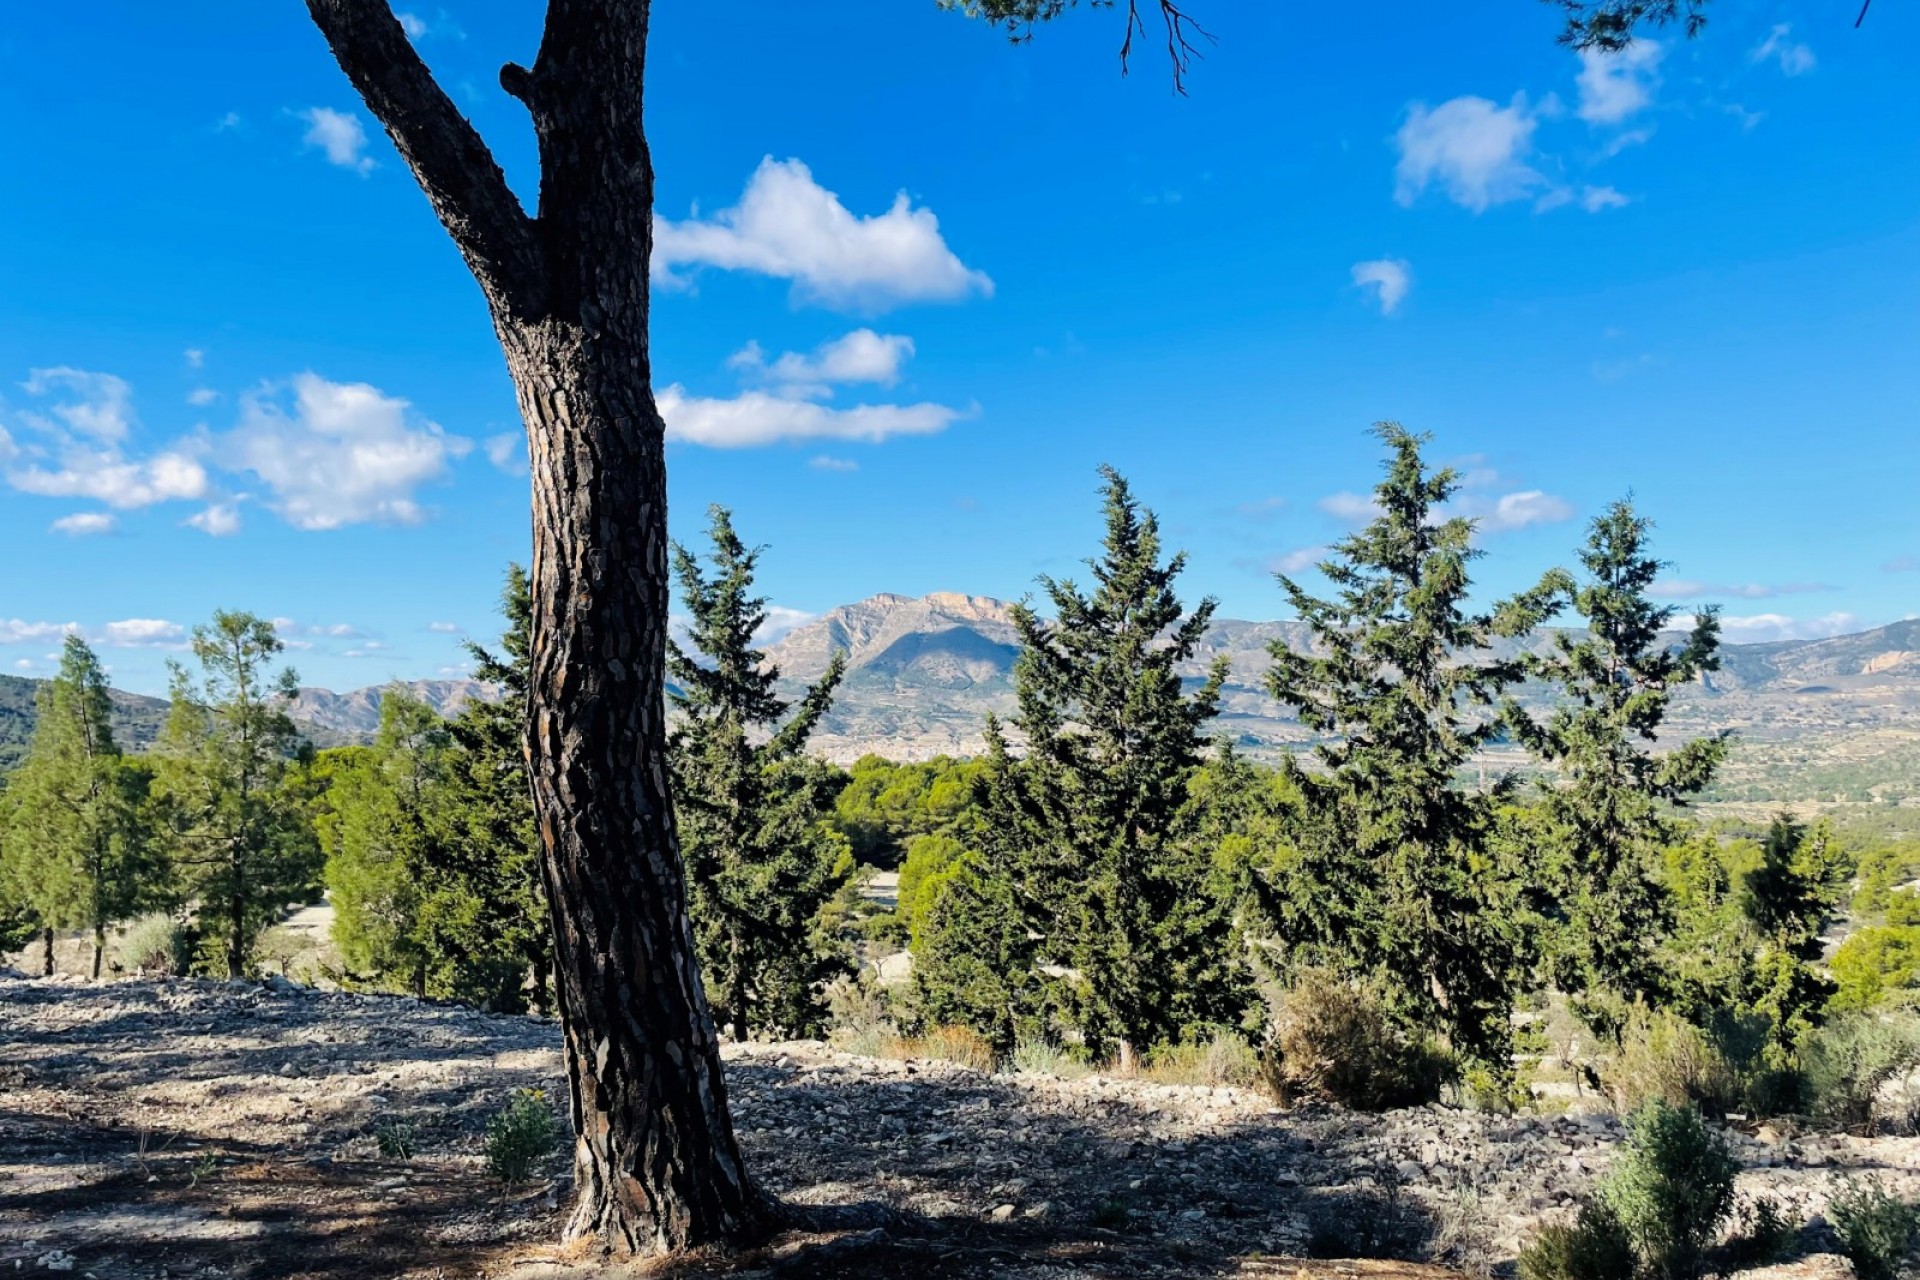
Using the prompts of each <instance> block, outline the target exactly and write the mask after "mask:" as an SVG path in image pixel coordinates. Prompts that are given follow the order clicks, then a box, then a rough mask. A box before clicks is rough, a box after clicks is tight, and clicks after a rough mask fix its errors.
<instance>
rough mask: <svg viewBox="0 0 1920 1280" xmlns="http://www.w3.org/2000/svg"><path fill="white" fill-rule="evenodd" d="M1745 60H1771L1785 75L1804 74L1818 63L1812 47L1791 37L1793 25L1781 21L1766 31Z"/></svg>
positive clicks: (1755, 61)
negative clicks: (1764, 36) (1762, 38)
mask: <svg viewBox="0 0 1920 1280" xmlns="http://www.w3.org/2000/svg"><path fill="white" fill-rule="evenodd" d="M1747 61H1749V62H1752V63H1754V64H1756V65H1758V64H1759V63H1762V62H1771V63H1774V64H1775V65H1777V66H1778V67H1779V68H1780V74H1782V75H1786V76H1804V75H1806V74H1807V73H1808V72H1810V71H1812V70H1813V69H1814V68H1815V67H1816V66H1818V65H1819V59H1817V58H1815V57H1814V56H1813V49H1812V48H1811V47H1810V46H1808V45H1807V44H1805V43H1803V42H1801V41H1799V40H1795V39H1794V38H1793V25H1792V24H1791V23H1786V22H1782V23H1780V24H1778V25H1777V26H1775V27H1774V28H1773V30H1771V31H1769V32H1768V33H1767V38H1766V39H1765V40H1762V41H1761V42H1760V43H1759V44H1757V45H1755V46H1754V47H1753V48H1752V49H1751V50H1749V51H1748V53H1747Z"/></svg>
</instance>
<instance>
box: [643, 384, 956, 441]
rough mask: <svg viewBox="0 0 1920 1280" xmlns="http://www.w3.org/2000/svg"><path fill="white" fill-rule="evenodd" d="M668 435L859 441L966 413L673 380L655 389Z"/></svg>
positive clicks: (934, 429)
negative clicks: (839, 402)
mask: <svg viewBox="0 0 1920 1280" xmlns="http://www.w3.org/2000/svg"><path fill="white" fill-rule="evenodd" d="M658 400H659V405H660V413H661V416H662V417H664V418H665V419H666V421H667V439H669V440H682V441H685V442H687V443H689V444H700V445H707V446H708V447H710V448H715V449H740V448H746V447H748V446H750V445H759V444H772V443H774V442H775V441H779V440H862V441H866V442H869V443H877V442H879V441H881V440H885V439H887V438H889V437H890V436H902V435H907V436H916V435H917V436H924V435H934V434H937V433H938V432H941V431H944V430H946V429H947V428H948V427H949V426H951V425H953V423H954V422H956V421H958V420H959V419H960V418H962V417H963V416H965V415H964V414H962V413H961V412H960V411H959V410H958V409H950V408H948V407H947V406H946V405H940V404H924V403H923V404H863V405H855V406H852V407H850V408H846V409H835V408H831V407H829V406H827V405H823V404H820V403H818V402H816V401H814V400H807V399H795V398H791V397H787V396H780V395H771V394H769V393H767V392H764V391H746V392H742V393H741V394H740V395H738V396H736V397H734V398H732V399H730V400H725V399H712V398H708V397H704V396H690V395H688V394H687V393H686V389H685V388H683V387H681V386H680V385H679V384H677V383H676V384H674V385H673V386H670V387H668V388H667V389H666V390H664V391H662V392H660V393H659V396H658Z"/></svg>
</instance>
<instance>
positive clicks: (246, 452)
mask: <svg viewBox="0 0 1920 1280" xmlns="http://www.w3.org/2000/svg"><path fill="white" fill-rule="evenodd" d="M408 408H409V405H408V403H407V401H405V400H401V399H399V398H397V397H394V396H389V395H386V394H384V393H382V392H381V391H380V390H379V389H378V388H377V387H372V386H369V385H367V384H366V383H364V382H347V383H342V382H329V381H328V380H327V379H325V378H322V377H320V376H318V375H317V374H313V373H303V374H299V375H298V376H296V377H295V378H294V379H293V404H292V407H291V409H290V410H289V409H288V408H287V407H285V406H283V405H282V404H281V403H279V402H278V401H277V400H275V399H272V398H269V397H268V396H267V395H265V394H254V395H250V396H248V397H246V399H245V400H244V402H243V404H242V407H241V414H240V425H239V426H238V427H236V428H235V429H234V430H233V431H231V432H229V433H228V434H227V435H225V436H223V437H221V438H220V439H219V440H218V441H217V443H216V447H217V453H218V456H219V458H220V460H221V461H222V463H223V464H224V465H226V466H228V467H230V468H232V469H234V470H245V471H251V472H252V473H253V474H255V475H257V476H259V477H260V479H261V480H262V481H264V482H265V483H266V485H267V487H268V488H270V489H271V490H272V491H273V499H272V501H271V502H270V503H269V505H271V506H272V507H273V509H274V510H275V511H277V512H279V513H280V515H282V516H283V517H285V518H286V520H287V521H288V522H289V523H291V524H293V525H295V526H297V527H299V528H302V529H337V528H339V527H340V526H342V525H347V524H358V523H362V522H367V521H379V522H385V523H392V524H417V523H419V522H420V521H421V520H423V519H425V518H426V512H425V511H424V510H423V509H422V508H421V506H420V504H419V503H418V502H417V501H415V499H414V496H413V495H414V490H415V489H417V488H418V487H419V486H421V485H423V484H426V483H428V482H430V481H434V480H438V479H440V478H441V477H442V476H444V475H445V474H446V472H447V466H448V463H449V462H450V461H451V460H453V459H455V458H459V457H463V456H464V455H465V454H466V453H467V452H468V451H469V450H470V449H471V448H472V447H473V446H472V442H471V441H468V440H465V439H463V438H461V437H459V436H452V435H448V434H447V433H446V432H445V431H443V430H441V429H440V427H439V426H437V425H436V424H434V423H431V422H422V421H417V420H411V415H409V413H408V412H407V411H408Z"/></svg>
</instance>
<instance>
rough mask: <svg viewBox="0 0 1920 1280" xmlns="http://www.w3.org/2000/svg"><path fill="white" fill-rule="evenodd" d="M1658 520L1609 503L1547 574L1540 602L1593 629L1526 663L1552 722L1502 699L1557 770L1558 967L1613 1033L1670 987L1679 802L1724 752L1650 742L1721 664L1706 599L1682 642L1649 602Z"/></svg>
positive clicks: (1531, 745) (1512, 720) (1598, 1023)
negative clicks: (1671, 854)
mask: <svg viewBox="0 0 1920 1280" xmlns="http://www.w3.org/2000/svg"><path fill="white" fill-rule="evenodd" d="M1650 528H1651V525H1650V523H1649V522H1648V521H1647V520H1645V519H1643V518H1641V517H1640V516H1639V515H1637V514H1636V513H1635V511H1634V509H1633V507H1632V505H1631V504H1630V503H1628V502H1624V501H1621V502H1615V503H1613V504H1612V505H1611V506H1609V507H1608V508H1607V510H1606V512H1605V513H1604V514H1602V515H1600V516H1599V517H1597V518H1596V519H1595V520H1594V521H1593V523H1592V525H1591V526H1590V528H1589V531H1588V536H1587V542H1586V545H1585V546H1584V547H1583V548H1582V549H1581V552H1580V562H1581V565H1582V566H1583V567H1584V569H1585V570H1586V577H1585V579H1584V580H1581V581H1576V580H1575V579H1574V577H1573V576H1572V575H1571V574H1568V573H1567V572H1566V571H1564V570H1559V569H1556V570H1554V571H1552V572H1551V573H1549V574H1547V575H1546V577H1544V578H1543V579H1542V580H1541V582H1540V585H1539V586H1538V587H1536V588H1535V589H1534V593H1533V599H1534V600H1535V601H1536V602H1537V603H1538V604H1539V606H1540V607H1542V608H1551V607H1554V606H1557V605H1559V604H1561V603H1563V602H1564V603H1567V604H1570V605H1571V606H1572V608H1573V610H1574V612H1575V613H1576V614H1578V615H1579V616H1580V617H1581V618H1582V619H1583V620H1584V621H1585V623H1586V626H1585V628H1584V629H1581V630H1566V631H1561V632H1559V633H1558V634H1556V636H1555V637H1554V641H1553V647H1552V649H1551V650H1550V651H1549V652H1547V653H1526V654H1523V655H1522V656H1521V658H1520V660H1519V661H1520V665H1521V668H1522V670H1523V671H1524V672H1525V673H1526V674H1527V675H1528V676H1529V677H1531V678H1533V679H1535V680H1539V681H1542V682H1544V683H1545V684H1546V685H1548V686H1549V687H1551V688H1552V689H1553V690H1554V691H1555V693H1556V694H1557V695H1558V696H1557V700H1556V702H1555V705H1554V707H1553V709H1552V710H1551V711H1550V712H1548V713H1547V715H1546V716H1545V717H1544V718H1541V719H1535V718H1534V717H1533V716H1532V715H1530V714H1528V713H1527V712H1526V711H1524V710H1523V709H1522V708H1521V707H1520V705H1519V704H1518V703H1517V702H1516V701H1514V700H1512V699H1508V700H1507V702H1506V706H1505V720H1506V723H1507V724H1508V725H1509V726H1510V727H1511V728H1512V730H1513V733H1514V736H1515V737H1516V738H1517V739H1518V740H1519V741H1520V742H1521V744H1522V745H1524V746H1525V747H1526V748H1527V749H1528V750H1529V751H1531V752H1532V753H1533V754H1534V755H1535V756H1537V757H1538V758H1539V759H1540V760H1542V761H1543V762H1545V763H1546V764H1548V765H1550V766H1552V767H1553V768H1554V769H1555V770H1556V773H1557V778H1556V781H1555V784H1554V785H1550V786H1548V787H1547V788H1546V789H1545V792H1544V794H1543V795H1542V797H1541V801H1540V805H1539V807H1538V810H1537V813H1536V817H1537V818H1538V819H1539V820H1541V821H1542V822H1543V823H1544V825H1545V829H1546V831H1547V832H1548V838H1549V839H1550V840H1551V841H1552V843H1553V844H1554V845H1555V846H1556V847H1557V852H1558V854H1559V857H1558V859H1557V860H1556V861H1557V864H1558V865H1557V866H1556V868H1555V874H1554V875H1553V877H1552V879H1553V881H1554V883H1553V885H1552V888H1553V889H1554V890H1555V893H1554V895H1553V896H1554V897H1555V898H1556V899H1557V903H1558V907H1557V909H1556V910H1555V911H1554V912H1553V913H1552V914H1553V916H1554V917H1555V918H1554V922H1553V927H1552V935H1553V936H1552V938H1551V941H1550V943H1549V953H1550V956H1549V958H1550V961H1551V969H1552V977H1553V980H1554V982H1555V984H1556V985H1557V986H1558V987H1559V988H1560V989H1561V990H1563V991H1565V992H1567V993H1569V994H1571V995H1573V996H1574V997H1575V998H1576V1000H1577V1001H1578V1007H1579V1008H1580V1010H1581V1012H1582V1014H1583V1016H1585V1017H1586V1018H1587V1020H1588V1021H1589V1022H1590V1023H1592V1024H1593V1025H1594V1026H1595V1027H1596V1028H1597V1029H1600V1030H1602V1031H1607V1032H1616V1031H1617V1030H1618V1029H1619V1026H1620V1025H1621V1022H1620V1020H1621V1018H1622V1017H1623V1016H1624V1013H1625V1008H1626V1006H1627V1005H1628V1004H1631V1003H1632V1002H1633V1001H1635V1000H1644V1001H1646V1002H1648V1003H1657V1002H1660V1001H1661V1000H1663V999H1664V997H1665V995H1666V994H1667V992H1666V988H1665V983H1664V978H1663V973H1662V968H1663V966H1662V945H1661V944H1662V941H1663V940H1664V939H1665V938H1666V937H1667V935H1668V934H1669V933H1670V932H1671V929H1672V912H1671V904H1670V903H1669V902H1668V900H1667V899H1668V895H1667V892H1666V890H1665V889H1664V888H1663V887H1662V884H1661V880H1660V870H1661V856H1662V851H1663V850H1664V849H1665V848H1666V847H1667V846H1668V845H1671V844H1672V843H1674V842H1675V841H1676V840H1678V839H1680V838H1682V836H1683V835H1684V831H1683V829H1682V827H1681V825H1680V824H1679V823H1678V822H1677V821H1676V820H1675V819H1674V817H1673V815H1672V809H1673V807H1674V806H1676V805H1680V804H1683V803H1685V801H1686V799H1687V797H1689V796H1692V795H1694V794H1697V793H1698V792H1699V791H1701V790H1702V789H1703V788H1705V787H1706V786H1707V784H1708V783H1709V782H1711V781H1712V780H1713V774H1714V770H1715V768H1716V767H1717V766H1718V765H1719V763H1720V761H1721V760H1722V759H1723V758H1724V756H1725V754H1726V743H1725V741H1724V739H1723V738H1721V737H1718V736H1716V737H1709V738H1698V739H1694V740H1693V741H1690V742H1687V743H1684V744H1682V745H1681V746H1679V747H1676V748H1674V749H1672V750H1668V751H1664V752H1657V751H1656V750H1655V749H1654V743H1655V741H1656V739H1657V737H1658V734H1659V731H1660V726H1661V725H1662V724H1663V723H1664V721H1665V719H1666V712H1667V706H1668V704H1669V702H1670V701H1671V700H1672V697H1673V693H1674V690H1675V689H1676V688H1677V687H1679V686H1681V685H1683V684H1686V683H1687V682H1689V681H1692V680H1695V679H1698V678H1699V676H1700V675H1701V673H1703V672H1708V671H1713V670H1716V669H1717V668H1718V667H1719V658H1718V656H1717V649H1718V645H1719V634H1720V627H1719V619H1718V617H1717V615H1716V613H1715V611H1714V610H1713V609H1712V608H1707V609H1704V610H1702V611H1701V612H1700V613H1699V614H1698V615H1697V616H1696V617H1695V618H1694V621H1693V625H1692V627H1691V629H1690V630H1689V631H1688V633H1687V638H1686V640H1685V642H1684V643H1683V644H1681V645H1679V646H1674V645H1671V644H1669V643H1668V642H1667V640H1666V639H1665V637H1664V633H1665V632H1666V630H1667V628H1668V626H1669V624H1670V623H1671V622H1672V621H1673V618H1674V614H1675V612H1676V610H1675V609H1674V608H1672V607H1671V606H1662V605H1656V604H1654V603H1653V602H1652V601H1651V600H1649V599H1648V598H1647V592H1648V589H1649V588H1650V587H1651V586H1652V585H1653V581H1654V579H1655V578H1656V577H1658V576H1659V573H1660V571H1661V569H1662V568H1663V565H1662V564H1661V562H1660V561H1658V560H1656V559H1655V558H1654V557H1653V556H1652V555H1651V554H1650V552H1649V551H1648V537H1647V535H1648V531H1649V529H1650Z"/></svg>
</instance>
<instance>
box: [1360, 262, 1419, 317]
mask: <svg viewBox="0 0 1920 1280" xmlns="http://www.w3.org/2000/svg"><path fill="white" fill-rule="evenodd" d="M1353 283H1354V284H1355V286H1357V287H1359V288H1361V289H1371V290H1373V299H1374V301H1375V302H1377V303H1378V304H1379V306H1380V314H1381V315H1383V316H1390V315H1392V314H1393V313H1394V312H1395V311H1397V310H1398V309H1399V307H1400V304H1401V302H1403V301H1405V299H1406V296H1407V291H1408V290H1409V289H1411V288H1413V267H1412V266H1411V265H1410V264H1409V263H1408V262H1407V260H1406V259H1405V258H1374V259H1371V260H1370V261H1367V262H1356V263H1354V264H1353Z"/></svg>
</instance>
